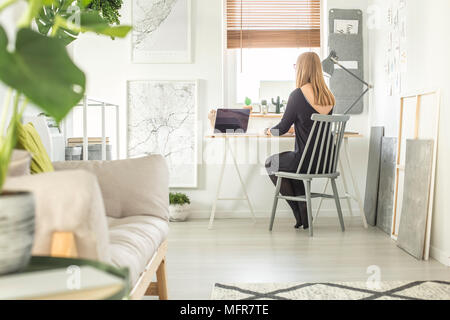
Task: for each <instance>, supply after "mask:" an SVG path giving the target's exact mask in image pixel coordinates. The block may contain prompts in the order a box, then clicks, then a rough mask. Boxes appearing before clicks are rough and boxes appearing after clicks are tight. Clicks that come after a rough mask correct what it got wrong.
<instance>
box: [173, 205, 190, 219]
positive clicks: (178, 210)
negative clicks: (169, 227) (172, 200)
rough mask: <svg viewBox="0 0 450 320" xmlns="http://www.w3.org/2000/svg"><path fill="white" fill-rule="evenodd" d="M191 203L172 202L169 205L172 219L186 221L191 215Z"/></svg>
mask: <svg viewBox="0 0 450 320" xmlns="http://www.w3.org/2000/svg"><path fill="white" fill-rule="evenodd" d="M189 208H190V204H183V205H179V204H171V205H170V206H169V216H170V221H173V222H180V221H186V219H187V218H188V216H189Z"/></svg>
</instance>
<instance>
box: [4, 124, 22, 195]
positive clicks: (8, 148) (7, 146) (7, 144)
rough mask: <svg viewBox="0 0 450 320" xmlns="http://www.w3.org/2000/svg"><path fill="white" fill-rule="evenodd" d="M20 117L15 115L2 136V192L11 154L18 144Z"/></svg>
mask: <svg viewBox="0 0 450 320" xmlns="http://www.w3.org/2000/svg"><path fill="white" fill-rule="evenodd" d="M17 122H18V119H17V118H16V117H15V116H13V118H12V119H11V124H10V125H9V127H8V130H7V131H6V136H4V137H0V192H1V191H2V188H3V184H4V183H5V180H6V175H7V174H8V169H9V163H10V160H11V155H12V152H13V150H14V147H15V146H16V140H17V139H16V137H17Z"/></svg>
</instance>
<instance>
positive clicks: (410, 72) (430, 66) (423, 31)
mask: <svg viewBox="0 0 450 320" xmlns="http://www.w3.org/2000/svg"><path fill="white" fill-rule="evenodd" d="M387 3H388V1H386V0H371V1H370V4H371V5H377V6H379V8H381V12H385V7H386V5H387ZM448 12H450V2H449V1H448V0H430V1H427V2H424V1H420V0H409V1H407V8H406V14H407V51H408V66H407V73H406V74H405V75H404V80H405V81H404V87H403V88H402V90H403V91H404V92H407V93H410V92H417V91H420V90H424V89H434V88H436V89H439V88H440V89H441V90H442V99H441V117H440V123H441V126H440V140H439V144H438V148H439V151H438V166H437V174H436V190H435V198H434V214H433V224H432V234H431V237H432V238H431V246H432V247H431V255H432V256H433V257H434V258H436V259H438V260H439V261H441V262H442V263H444V264H446V265H450V233H449V232H448V231H449V230H450V211H449V210H448V208H449V207H450V198H449V197H448V190H449V188H450V182H449V181H450V167H449V165H448V164H449V163H450V141H449V139H448V137H449V136H450V126H448V125H447V123H448V121H449V119H450V109H449V104H450V76H449V72H450V61H449V54H450V41H449V40H448V39H449V37H448V31H449V30H450V19H448ZM382 19H384V15H383V16H382ZM386 37H387V31H386V29H385V28H384V26H383V25H381V28H379V29H374V30H371V31H370V40H371V41H370V52H371V58H372V59H371V64H370V75H371V81H372V82H373V83H374V84H375V91H374V92H373V94H372V97H371V99H372V104H373V109H372V112H371V116H370V122H371V124H373V125H384V126H386V132H387V134H388V135H390V136H396V135H397V130H398V114H397V112H395V110H398V105H399V98H398V97H396V96H394V97H388V96H387V95H386V91H385V88H386V85H385V82H384V57H385V48H386Z"/></svg>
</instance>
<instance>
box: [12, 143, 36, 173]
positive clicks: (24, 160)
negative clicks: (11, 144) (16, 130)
mask: <svg viewBox="0 0 450 320" xmlns="http://www.w3.org/2000/svg"><path fill="white" fill-rule="evenodd" d="M30 165H31V155H30V153H29V152H28V151H25V150H18V149H16V150H14V151H13V153H12V155H11V161H10V163H9V167H8V177H20V176H26V175H29V174H30Z"/></svg>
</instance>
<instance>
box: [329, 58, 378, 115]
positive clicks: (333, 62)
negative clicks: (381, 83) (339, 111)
mask: <svg viewBox="0 0 450 320" xmlns="http://www.w3.org/2000/svg"><path fill="white" fill-rule="evenodd" d="M338 59H339V58H338V56H337V55H336V51H334V50H331V52H330V55H329V56H328V58H326V59H325V60H323V61H322V68H323V72H324V73H326V74H327V75H328V76H329V77H332V76H333V73H334V65H338V66H339V67H341V68H342V70H344V71H346V72H347V73H348V74H350V75H351V76H352V77H354V78H355V79H357V80H358V81H360V82H362V83H363V84H364V85H366V86H367V88H366V90H364V92H363V93H362V94H361V95H360V96H359V97H358V98H357V99H356V101H355V102H353V104H352V105H351V106H350V107H348V108H347V110H346V111H345V112H344V114H348V113H349V112H350V111H351V110H352V109H353V108H354V107H355V106H356V104H357V103H358V102H359V100H361V99H362V98H363V97H364V95H365V94H366V93H367V92H369V90H370V89H372V88H373V86H372V85H370V84H368V83H367V82H366V81H364V80H363V79H361V78H359V77H358V76H357V75H355V74H354V73H353V72H351V71H350V70H348V69H347V68H346V67H344V66H343V65H342V64H341V63H339V60H338Z"/></svg>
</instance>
